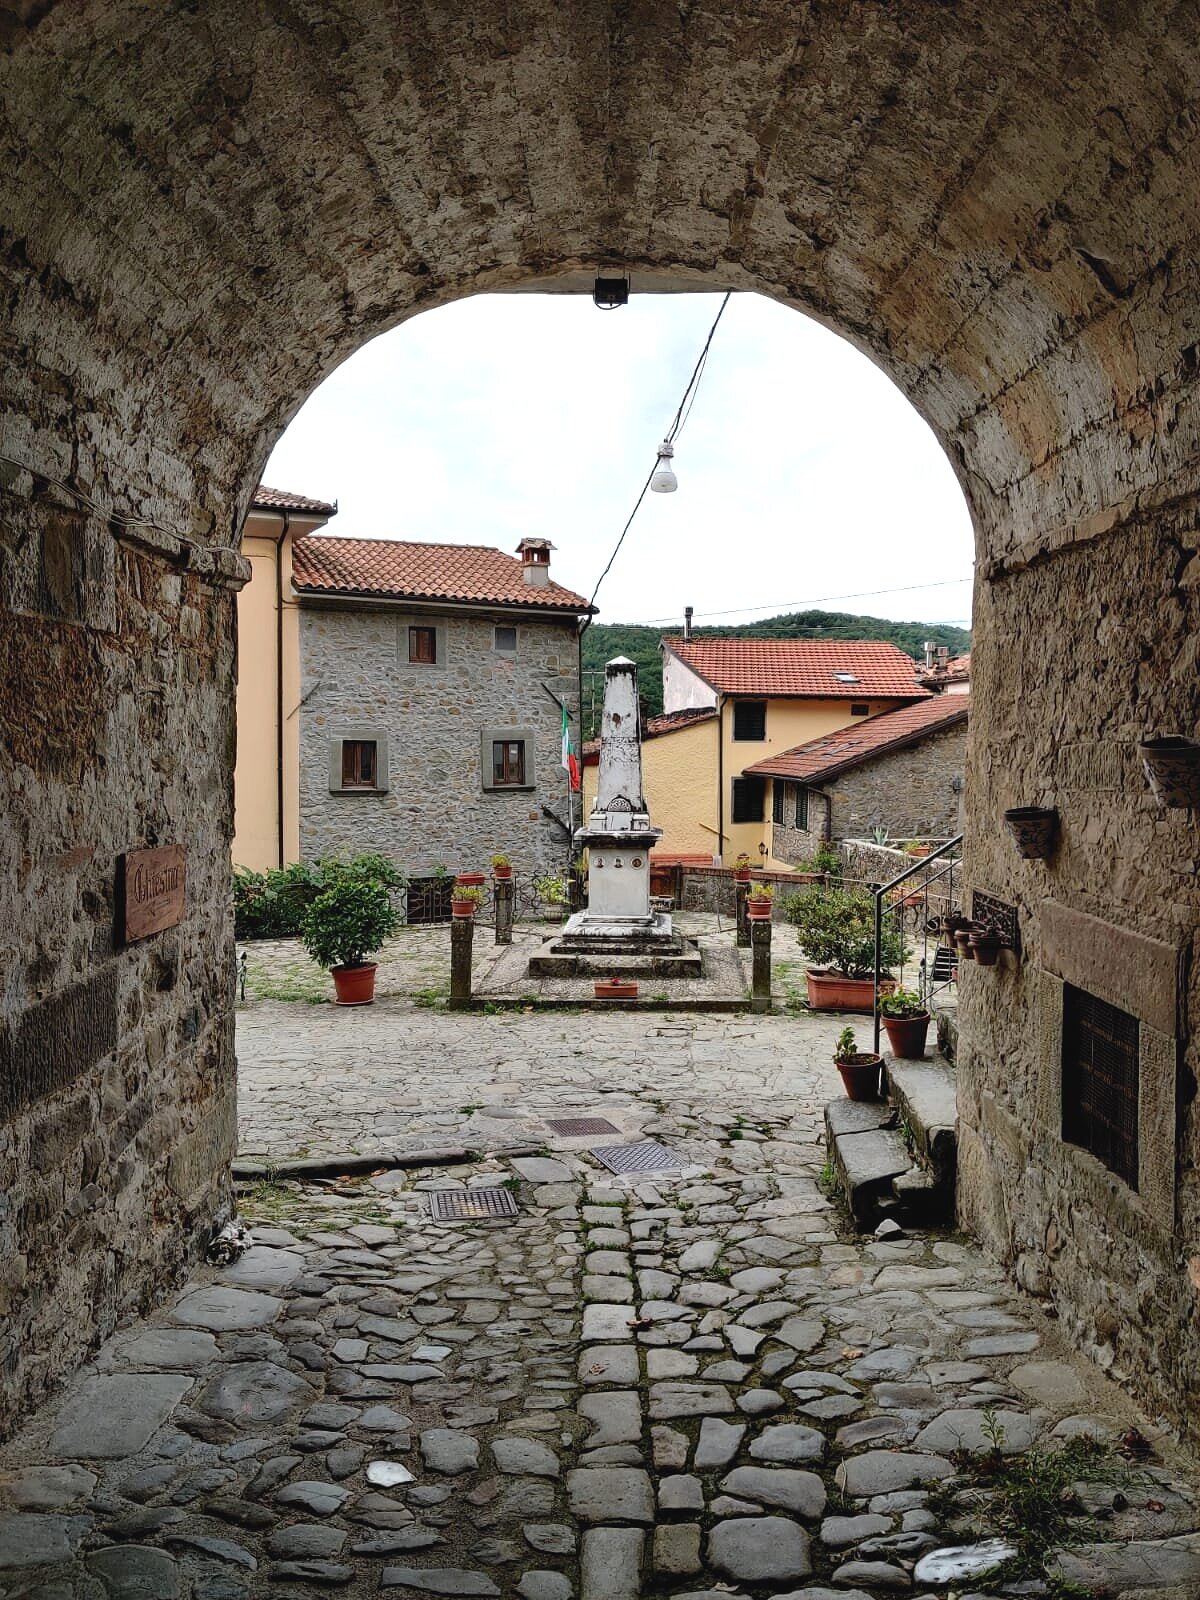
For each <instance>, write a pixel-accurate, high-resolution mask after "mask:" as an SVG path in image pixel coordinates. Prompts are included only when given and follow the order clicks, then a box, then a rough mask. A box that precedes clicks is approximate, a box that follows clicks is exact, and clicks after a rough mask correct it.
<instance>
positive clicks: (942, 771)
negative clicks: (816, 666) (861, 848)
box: [747, 694, 970, 865]
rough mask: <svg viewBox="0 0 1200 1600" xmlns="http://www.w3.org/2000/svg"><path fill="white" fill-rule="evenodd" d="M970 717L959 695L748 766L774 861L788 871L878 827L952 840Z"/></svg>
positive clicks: (958, 822) (899, 835)
mask: <svg viewBox="0 0 1200 1600" xmlns="http://www.w3.org/2000/svg"><path fill="white" fill-rule="evenodd" d="M969 710H970V698H969V696H967V695H960V694H955V695H947V696H940V695H938V696H935V697H934V698H933V699H931V700H918V701H917V702H916V703H915V704H914V705H911V706H905V707H904V708H903V709H902V710H900V711H888V712H885V713H884V715H883V716H880V717H871V718H870V719H869V721H867V722H863V723H859V724H858V725H857V726H856V727H852V728H841V729H839V730H838V732H836V733H831V734H829V735H827V737H825V738H823V739H813V740H810V741H809V743H808V744H802V745H798V746H797V747H796V748H795V749H794V750H785V751H784V752H783V753H782V754H781V755H778V756H768V757H767V759H766V760H765V761H759V762H757V763H756V764H755V765H754V766H753V767H749V768H747V771H748V772H751V773H754V774H757V775H758V776H760V777H762V778H763V779H764V780H765V782H766V785H767V799H766V812H767V815H768V817H769V818H770V822H769V824H768V825H769V827H770V845H769V848H770V853H771V856H772V858H773V859H775V860H777V861H781V862H785V863H788V864H790V865H795V864H796V863H797V862H800V861H807V860H809V859H811V857H812V856H813V854H814V852H815V851H816V850H818V849H819V848H820V846H821V845H822V844H825V843H826V842H829V841H833V842H835V843H836V842H837V841H838V840H839V839H855V838H857V839H862V838H869V837H870V835H871V833H872V832H873V831H874V829H876V828H884V829H886V831H887V833H888V835H889V837H890V838H892V839H945V838H947V837H949V836H950V835H951V834H955V833H958V832H959V831H960V830H961V828H962V795H963V773H964V772H965V770H966V760H967V716H968V712H969Z"/></svg>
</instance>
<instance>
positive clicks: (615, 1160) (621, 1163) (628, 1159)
mask: <svg viewBox="0 0 1200 1600" xmlns="http://www.w3.org/2000/svg"><path fill="white" fill-rule="evenodd" d="M588 1154H589V1155H590V1156H595V1158H596V1160H597V1161H599V1162H600V1163H601V1164H602V1165H603V1166H606V1167H607V1168H608V1170H609V1171H610V1172H622V1173H624V1172H682V1171H683V1162H682V1161H681V1160H680V1158H679V1157H678V1156H677V1155H675V1154H674V1152H673V1151H670V1150H668V1149H667V1148H666V1146H665V1145H661V1144H654V1143H653V1142H652V1141H650V1142H647V1143H646V1144H608V1145H598V1146H595V1147H593V1148H592V1149H591V1150H589V1151H588Z"/></svg>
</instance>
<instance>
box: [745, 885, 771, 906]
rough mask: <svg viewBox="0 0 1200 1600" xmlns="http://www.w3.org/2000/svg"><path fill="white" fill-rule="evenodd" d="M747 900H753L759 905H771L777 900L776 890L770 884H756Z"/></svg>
mask: <svg viewBox="0 0 1200 1600" xmlns="http://www.w3.org/2000/svg"><path fill="white" fill-rule="evenodd" d="M747 898H748V899H750V900H753V901H754V902H755V903H756V904H757V905H770V903H771V901H772V900H774V898H775V890H774V889H773V888H772V886H771V885H770V884H769V883H756V884H754V886H753V887H752V888H751V890H750V893H749V895H748V897H747Z"/></svg>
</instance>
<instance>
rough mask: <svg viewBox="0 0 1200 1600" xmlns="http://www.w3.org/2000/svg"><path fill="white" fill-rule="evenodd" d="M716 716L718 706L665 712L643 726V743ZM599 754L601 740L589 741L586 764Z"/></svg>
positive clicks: (650, 719) (712, 719)
mask: <svg viewBox="0 0 1200 1600" xmlns="http://www.w3.org/2000/svg"><path fill="white" fill-rule="evenodd" d="M716 715H717V708H716V706H690V707H688V708H687V709H686V710H684V711H664V712H663V713H662V714H661V716H657V717H647V718H646V720H645V722H644V723H643V724H642V742H643V743H645V741H646V740H647V739H657V738H659V737H660V736H661V735H662V734H664V733H674V732H675V730H676V728H690V727H691V726H692V724H693V723H695V722H712V721H714V720H715V718H716ZM599 754H600V741H599V739H589V740H588V741H587V743H586V744H585V745H584V747H583V759H584V762H585V763H586V764H589V765H590V763H589V762H588V758H589V757H590V756H598V755H599Z"/></svg>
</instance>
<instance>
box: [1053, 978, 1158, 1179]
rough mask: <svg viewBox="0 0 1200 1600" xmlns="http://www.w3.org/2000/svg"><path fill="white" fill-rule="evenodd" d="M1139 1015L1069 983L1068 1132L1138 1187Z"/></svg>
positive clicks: (1066, 1022)
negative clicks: (1122, 1009)
mask: <svg viewBox="0 0 1200 1600" xmlns="http://www.w3.org/2000/svg"><path fill="white" fill-rule="evenodd" d="M1139 1051H1140V1030H1139V1026H1138V1020H1137V1018H1136V1017H1133V1016H1130V1015H1129V1013H1128V1012H1126V1011H1120V1010H1118V1008H1117V1007H1116V1006H1111V1005H1109V1004H1108V1003H1107V1002H1106V1001H1104V1000H1097V999H1096V998H1095V996H1094V995H1090V994H1087V993H1086V992H1085V991H1084V990H1082V989H1076V988H1074V987H1073V986H1072V985H1071V984H1069V983H1068V984H1064V985H1063V1045H1062V1135H1063V1138H1064V1139H1065V1140H1066V1141H1067V1142H1068V1144H1078V1145H1082V1146H1083V1148H1084V1149H1085V1150H1090V1151H1091V1153H1092V1155H1094V1156H1096V1157H1098V1159H1099V1160H1101V1161H1103V1163H1104V1165H1105V1166H1106V1167H1107V1168H1108V1170H1109V1171H1110V1172H1115V1173H1116V1175H1117V1176H1118V1177H1119V1178H1123V1179H1124V1180H1125V1182H1126V1183H1127V1184H1128V1185H1129V1187H1130V1188H1131V1189H1136V1188H1137V1186H1138V1087H1139V1075H1140V1059H1139Z"/></svg>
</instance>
